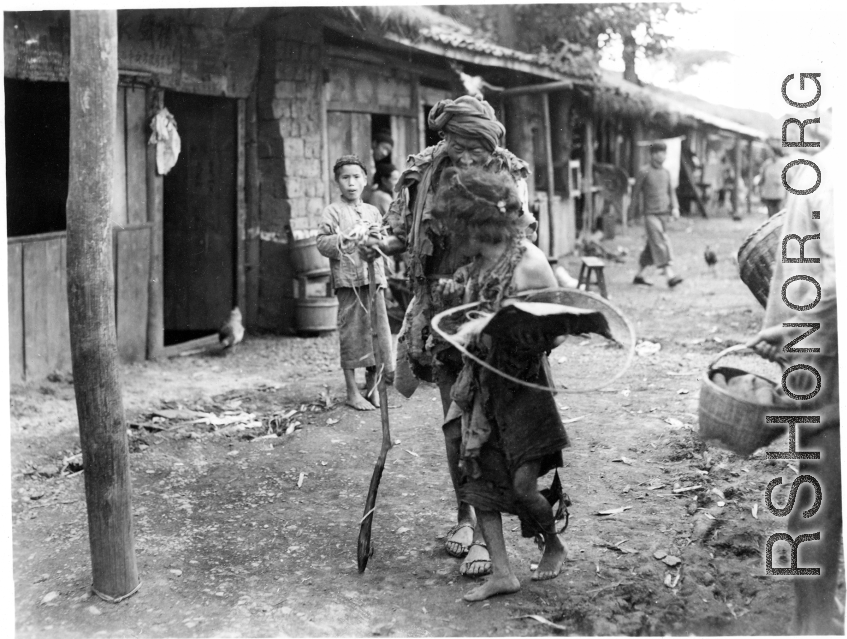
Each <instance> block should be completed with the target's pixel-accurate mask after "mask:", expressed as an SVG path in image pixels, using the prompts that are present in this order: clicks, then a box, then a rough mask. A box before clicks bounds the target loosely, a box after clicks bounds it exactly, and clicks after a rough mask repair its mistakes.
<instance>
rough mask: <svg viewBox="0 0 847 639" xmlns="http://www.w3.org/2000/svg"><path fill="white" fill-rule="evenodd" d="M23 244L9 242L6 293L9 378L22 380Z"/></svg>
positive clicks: (17, 380)
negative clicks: (7, 300)
mask: <svg viewBox="0 0 847 639" xmlns="http://www.w3.org/2000/svg"><path fill="white" fill-rule="evenodd" d="M23 251H24V249H23V244H18V243H9V245H8V247H7V250H6V255H7V259H8V271H7V280H6V281H7V286H8V288H7V291H6V292H7V294H8V299H9V380H10V381H11V382H12V383H16V382H21V381H23V380H24V280H23V277H24V273H23Z"/></svg>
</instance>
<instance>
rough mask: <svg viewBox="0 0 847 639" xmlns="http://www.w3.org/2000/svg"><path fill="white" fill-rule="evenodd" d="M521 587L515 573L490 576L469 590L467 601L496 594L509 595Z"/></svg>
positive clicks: (466, 596) (480, 599)
mask: <svg viewBox="0 0 847 639" xmlns="http://www.w3.org/2000/svg"><path fill="white" fill-rule="evenodd" d="M520 589H521V582H520V581H518V578H517V577H515V576H514V575H506V576H503V577H489V578H488V579H486V580H485V583H484V584H482V585H481V586H477V587H476V588H474V589H473V590H471V591H469V592H467V593H466V594H465V596H464V597H463V599H464V600H465V601H483V600H484V599H488V598H489V597H493V596H494V595H509V594H512V593H513V592H517V591H518V590H520Z"/></svg>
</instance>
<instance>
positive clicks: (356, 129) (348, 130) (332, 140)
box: [326, 111, 373, 200]
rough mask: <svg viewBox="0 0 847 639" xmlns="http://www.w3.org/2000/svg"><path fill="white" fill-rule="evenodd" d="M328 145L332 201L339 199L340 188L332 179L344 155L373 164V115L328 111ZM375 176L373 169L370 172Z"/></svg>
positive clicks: (366, 163) (367, 164) (366, 164)
mask: <svg viewBox="0 0 847 639" xmlns="http://www.w3.org/2000/svg"><path fill="white" fill-rule="evenodd" d="M326 123H327V143H328V147H329V173H330V175H329V177H328V179H330V184H329V194H330V199H333V200H334V199H336V198H337V197H338V187H337V186H336V185H335V182H334V181H332V180H331V178H332V167H333V165H334V164H335V161H336V160H337V159H338V158H340V157H341V156H342V155H350V154H351V153H352V154H355V155H358V156H359V158H360V159H361V160H362V162H364V164H365V166H369V165H372V164H373V156H372V154H371V115H370V113H352V112H343V111H327V114H326ZM368 174H369V175H371V174H373V169H371V170H370V171H369V172H368Z"/></svg>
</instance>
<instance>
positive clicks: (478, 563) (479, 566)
mask: <svg viewBox="0 0 847 639" xmlns="http://www.w3.org/2000/svg"><path fill="white" fill-rule="evenodd" d="M459 574H460V575H464V576H465V577H482V576H483V575H490V574H491V557H489V555H488V548H486V547H485V544H482V543H478V542H477V543H473V544H471V549H470V550H469V551H468V555H467V557H465V560H464V561H463V562H462V565H461V566H459Z"/></svg>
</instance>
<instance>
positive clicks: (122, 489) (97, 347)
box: [67, 10, 140, 601]
mask: <svg viewBox="0 0 847 639" xmlns="http://www.w3.org/2000/svg"><path fill="white" fill-rule="evenodd" d="M70 25H71V43H70V50H71V53H70V74H69V82H70V120H71V127H70V174H69V189H68V204H67V225H68V235H67V238H68V239H67V271H68V315H69V319H70V333H71V357H72V362H73V376H74V392H75V394H76V406H77V415H78V417H79V432H80V443H81V446H82V463H83V467H84V477H85V501H86V506H87V510H88V536H89V545H90V548H91V564H92V573H93V585H92V588H93V590H94V592H95V593H96V594H98V595H99V596H100V597H101V598H103V599H105V600H106V601H115V600H120V599H123V598H125V597H127V596H129V595H131V594H132V593H134V592H135V591H136V590H137V589H138V587H139V585H140V582H139V580H138V569H137V567H136V562H135V545H134V543H135V542H134V539H133V524H132V505H131V498H130V495H131V486H130V476H129V451H128V449H127V441H126V419H125V417H124V408H123V400H122V398H121V382H120V376H119V370H118V362H117V339H116V336H115V316H114V307H113V302H114V275H113V273H112V233H111V220H110V216H111V211H112V204H113V202H112V198H113V193H112V179H113V177H114V170H115V163H114V154H115V121H116V110H115V106H116V105H115V100H116V93H117V85H118V35H117V33H118V18H117V11H114V10H112V11H71V15H70ZM93 131H96V132H97V134H96V135H92V132H93Z"/></svg>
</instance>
